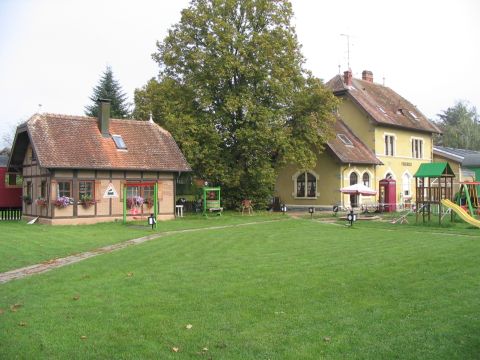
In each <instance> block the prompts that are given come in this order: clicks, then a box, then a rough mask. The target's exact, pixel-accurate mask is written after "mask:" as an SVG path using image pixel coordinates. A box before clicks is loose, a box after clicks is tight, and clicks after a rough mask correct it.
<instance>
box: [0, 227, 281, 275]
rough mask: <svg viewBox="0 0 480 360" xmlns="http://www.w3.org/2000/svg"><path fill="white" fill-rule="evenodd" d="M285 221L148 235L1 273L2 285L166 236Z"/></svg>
mask: <svg viewBox="0 0 480 360" xmlns="http://www.w3.org/2000/svg"><path fill="white" fill-rule="evenodd" d="M282 220H283V219H280V220H268V221H256V222H250V223H244V224H235V225H223V226H211V227H205V228H195V229H186V230H176V231H166V232H162V233H157V234H152V235H147V236H144V237H141V238H138V239H132V240H127V241H124V242H121V243H118V244H113V245H107V246H103V247H101V248H98V249H94V250H91V251H86V252H83V253H79V254H75V255H70V256H66V257H63V258H58V259H52V260H48V261H45V262H42V263H40V264H35V265H30V266H26V267H23V268H19V269H15V270H10V271H7V272H4V273H0V284H3V283H6V282H9V281H12V280H16V279H21V278H23V277H26V276H30V275H35V274H41V273H44V272H47V271H50V270H52V269H56V268H59V267H62V266H66V265H70V264H74V263H77V262H79V261H82V260H86V259H89V258H92V257H94V256H98V255H101V254H105V253H110V252H113V251H117V250H121V249H124V248H126V247H128V246H134V245H139V244H142V243H144V242H147V241H151V240H155V239H158V238H161V237H164V236H168V235H172V234H181V233H188V232H196V231H202V230H218V229H227V228H234V227H241V226H249V225H257V224H265V223H271V222H276V221H282Z"/></svg>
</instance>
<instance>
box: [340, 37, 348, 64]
mask: <svg viewBox="0 0 480 360" xmlns="http://www.w3.org/2000/svg"><path fill="white" fill-rule="evenodd" d="M340 36H345V37H346V38H347V67H348V70H350V35H349V34H340Z"/></svg>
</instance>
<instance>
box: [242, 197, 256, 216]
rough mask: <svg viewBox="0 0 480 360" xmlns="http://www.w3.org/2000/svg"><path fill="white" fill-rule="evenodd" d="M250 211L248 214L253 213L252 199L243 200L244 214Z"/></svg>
mask: <svg viewBox="0 0 480 360" xmlns="http://www.w3.org/2000/svg"><path fill="white" fill-rule="evenodd" d="M245 210H246V211H248V214H249V215H251V214H253V207H252V201H251V200H243V201H242V215H243V213H244V212H245Z"/></svg>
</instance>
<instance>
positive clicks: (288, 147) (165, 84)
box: [135, 0, 337, 205]
mask: <svg viewBox="0 0 480 360" xmlns="http://www.w3.org/2000/svg"><path fill="white" fill-rule="evenodd" d="M292 15H293V13H292V6H291V4H290V2H289V1H272V0H192V1H191V3H190V6H189V8H187V9H185V10H183V11H182V17H181V20H180V22H179V23H177V24H176V25H174V26H173V27H172V28H171V29H170V31H169V34H168V36H167V37H166V38H165V39H164V40H163V42H161V43H159V42H157V47H158V52H156V53H155V54H153V58H154V60H155V61H157V62H158V64H159V66H160V74H159V78H158V81H157V80H155V79H152V80H150V81H149V82H148V83H147V84H146V85H145V86H144V87H143V88H142V89H137V90H136V92H135V105H136V109H135V116H137V117H139V118H144V119H146V118H148V115H149V113H150V112H152V113H153V114H154V117H155V120H156V121H157V122H159V123H161V124H162V125H163V126H165V127H166V128H167V129H168V130H170V131H171V132H172V134H173V136H174V137H175V138H176V140H177V141H178V143H179V145H180V146H181V148H182V150H183V152H184V153H185V155H186V157H187V159H188V161H189V162H190V164H191V165H192V167H193V169H194V170H195V173H196V175H197V176H199V177H201V178H203V179H206V180H208V181H210V182H213V183H215V184H218V185H221V186H222V187H223V190H224V191H223V193H224V194H225V197H226V199H227V201H228V203H229V204H230V205H238V203H239V201H240V200H241V199H243V198H250V199H253V201H254V202H255V203H256V204H257V205H264V204H265V203H266V202H267V201H268V200H269V197H270V196H271V195H272V194H273V188H274V185H275V180H276V177H277V174H278V169H279V167H280V166H282V165H283V164H285V163H286V162H289V161H291V162H295V163H296V164H298V166H299V167H300V168H305V169H306V168H309V167H313V166H314V164H315V161H316V152H317V151H320V150H322V149H323V145H324V143H325V142H326V141H327V140H328V139H329V137H330V136H331V135H332V126H331V125H332V123H333V121H334V115H333V113H334V109H335V107H336V105H337V102H336V100H335V98H334V96H333V94H332V93H331V92H330V91H328V90H327V89H326V88H325V87H324V86H323V84H322V82H321V81H320V80H318V79H315V78H313V77H312V76H311V74H310V73H308V72H307V71H306V70H305V69H303V64H304V58H303V56H302V54H301V53H300V45H299V44H298V41H297V37H296V34H295V29H294V27H293V26H292V25H291V18H292ZM227 205H228V204H227Z"/></svg>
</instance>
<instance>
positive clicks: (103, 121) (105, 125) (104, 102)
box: [97, 99, 110, 137]
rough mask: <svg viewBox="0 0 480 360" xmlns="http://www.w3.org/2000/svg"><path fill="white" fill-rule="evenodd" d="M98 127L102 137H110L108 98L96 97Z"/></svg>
mask: <svg viewBox="0 0 480 360" xmlns="http://www.w3.org/2000/svg"><path fill="white" fill-rule="evenodd" d="M97 102H98V128H99V129H100V132H101V133H102V136H103V137H110V131H109V128H110V99H98V100H97Z"/></svg>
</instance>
